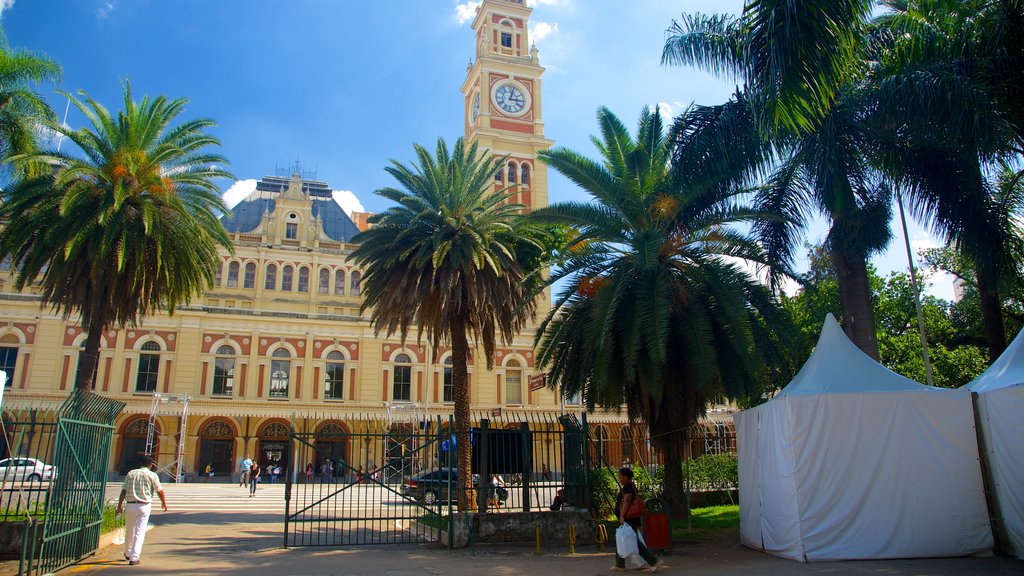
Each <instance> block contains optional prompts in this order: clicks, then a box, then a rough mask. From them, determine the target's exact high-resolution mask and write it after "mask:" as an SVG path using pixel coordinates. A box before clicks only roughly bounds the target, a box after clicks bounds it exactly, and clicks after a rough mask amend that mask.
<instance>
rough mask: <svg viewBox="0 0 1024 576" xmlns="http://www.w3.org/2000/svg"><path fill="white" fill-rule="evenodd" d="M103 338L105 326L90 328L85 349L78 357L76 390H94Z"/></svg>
mask: <svg viewBox="0 0 1024 576" xmlns="http://www.w3.org/2000/svg"><path fill="white" fill-rule="evenodd" d="M102 337H103V326H101V325H93V326H90V327H89V332H88V336H86V338H85V348H84V349H83V350H82V352H81V354H80V355H79V357H78V372H77V374H76V376H75V388H81V389H82V390H92V388H93V378H94V377H95V376H96V367H97V365H99V360H100V339H101V338H102Z"/></svg>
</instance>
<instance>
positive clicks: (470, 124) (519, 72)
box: [462, 0, 554, 210]
mask: <svg viewBox="0 0 1024 576" xmlns="http://www.w3.org/2000/svg"><path fill="white" fill-rule="evenodd" d="M532 11H533V10H532V9H531V8H529V7H528V6H526V2H525V0H484V1H483V3H482V4H481V5H480V7H479V8H477V11H476V18H474V20H473V33H474V41H475V43H476V57H475V59H474V60H473V61H472V62H470V65H469V66H468V68H467V71H466V72H467V73H466V81H465V82H464V83H463V84H462V94H463V97H464V99H465V109H466V114H465V136H466V140H467V142H476V143H477V144H478V145H479V146H480V148H481V149H484V150H488V151H490V152H491V153H492V154H494V155H496V156H506V155H507V156H508V164H507V165H506V166H505V169H503V170H502V171H501V173H500V174H498V175H496V176H495V182H494V187H495V190H499V189H502V188H505V187H506V186H512V187H513V190H514V191H515V194H514V195H513V196H512V198H511V200H512V201H513V202H515V203H519V204H523V205H525V206H526V207H527V209H529V210H533V209H537V208H542V207H544V206H547V203H548V187H547V185H548V178H547V166H545V165H544V164H543V163H542V162H540V161H539V160H538V159H537V152H538V151H540V150H544V149H546V148H550V147H551V145H552V144H554V142H552V141H551V140H548V139H546V138H545V137H544V122H543V120H542V116H541V75H542V74H543V73H544V68H542V67H541V65H540V60H539V58H538V55H537V47H536V46H535V45H530V43H529V32H528V31H527V22H528V21H529V18H530V13H531V12H532Z"/></svg>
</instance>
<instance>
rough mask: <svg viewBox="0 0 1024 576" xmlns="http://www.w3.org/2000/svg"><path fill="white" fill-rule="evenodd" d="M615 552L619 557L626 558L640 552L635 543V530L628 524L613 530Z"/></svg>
mask: <svg viewBox="0 0 1024 576" xmlns="http://www.w3.org/2000/svg"><path fill="white" fill-rule="evenodd" d="M615 553H616V554H618V555H619V558H627V559H628V558H629V557H630V556H636V555H638V554H640V548H639V547H638V546H637V544H636V532H635V531H634V530H633V528H632V527H631V526H630V525H629V524H623V525H622V526H619V529H618V530H616V531H615Z"/></svg>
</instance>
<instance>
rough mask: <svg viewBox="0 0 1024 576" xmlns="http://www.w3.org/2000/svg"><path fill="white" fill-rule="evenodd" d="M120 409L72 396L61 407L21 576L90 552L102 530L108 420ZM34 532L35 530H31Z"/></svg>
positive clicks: (99, 400) (110, 427)
mask: <svg viewBox="0 0 1024 576" xmlns="http://www.w3.org/2000/svg"><path fill="white" fill-rule="evenodd" d="M124 406H125V404H124V403H123V402H118V401H116V400H110V399H109V398H103V397H101V396H97V395H96V394H93V393H92V392H87V391H84V390H75V391H74V392H72V393H71V395H70V396H69V397H68V399H67V400H66V401H65V402H64V404H63V405H62V406H61V408H60V411H59V413H58V418H57V423H56V431H55V433H54V449H53V463H52V464H53V466H54V470H55V472H54V474H53V477H52V479H50V480H49V489H48V490H47V494H46V504H45V513H44V516H43V517H44V521H43V523H42V531H43V537H42V540H41V543H40V544H39V548H38V550H36V549H35V543H36V541H37V538H38V534H37V533H36V532H37V530H38V528H34V529H32V530H31V531H30V533H31V538H29V536H30V534H26V544H27V545H26V552H27V554H25V555H24V556H25V557H24V558H23V560H24V562H23V564H22V573H24V574H46V573H50V572H56V571H57V570H60V569H61V568H64V567H66V566H69V565H71V564H74V563H75V562H77V561H79V560H81V559H82V558H84V557H85V556H88V555H90V554H92V553H93V552H95V551H96V547H97V546H98V545H99V539H100V530H101V528H102V524H103V506H104V503H105V502H104V492H105V490H106V487H107V464H108V462H109V457H110V443H111V438H112V435H113V432H114V419H115V418H116V417H117V415H118V414H119V413H120V412H121V410H123V409H124ZM35 526H38V525H35Z"/></svg>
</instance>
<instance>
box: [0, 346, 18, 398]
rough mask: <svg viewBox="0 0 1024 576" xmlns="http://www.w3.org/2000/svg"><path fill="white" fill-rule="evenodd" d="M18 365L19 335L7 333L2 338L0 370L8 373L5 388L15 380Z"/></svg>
mask: <svg viewBox="0 0 1024 576" xmlns="http://www.w3.org/2000/svg"><path fill="white" fill-rule="evenodd" d="M17 366H18V337H17V336H15V335H14V334H6V335H4V337H3V338H0V370H3V371H4V372H5V373H7V382H6V384H5V385H4V387H5V388H10V387H11V384H12V383H13V382H14V369H15V368H16V367H17Z"/></svg>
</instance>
